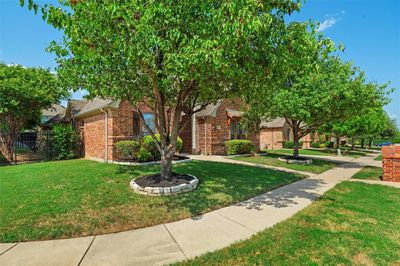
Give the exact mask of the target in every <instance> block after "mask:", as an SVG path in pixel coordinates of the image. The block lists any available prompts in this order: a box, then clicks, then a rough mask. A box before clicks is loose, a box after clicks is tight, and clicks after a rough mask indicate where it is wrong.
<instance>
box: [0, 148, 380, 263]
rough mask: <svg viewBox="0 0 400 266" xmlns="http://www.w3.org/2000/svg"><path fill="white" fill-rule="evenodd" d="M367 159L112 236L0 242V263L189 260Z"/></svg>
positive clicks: (285, 212) (277, 218)
mask: <svg viewBox="0 0 400 266" xmlns="http://www.w3.org/2000/svg"><path fill="white" fill-rule="evenodd" d="M371 160H373V157H372V156H365V157H361V158H358V159H355V160H353V161H351V162H346V163H344V164H341V165H339V166H338V167H335V168H333V169H331V170H328V171H326V172H324V173H322V174H319V175H313V176H311V177H309V178H307V179H304V180H300V181H298V182H295V183H292V184H289V185H287V186H284V187H281V188H278V189H276V190H273V191H270V192H268V193H265V194H262V195H259V196H257V197H254V198H252V199H249V200H247V201H244V202H240V203H238V204H236V205H233V206H229V207H226V208H222V209H219V210H216V211H212V212H209V213H207V214H204V215H201V216H198V217H194V218H191V219H185V220H181V221H177V222H172V223H167V224H162V225H157V226H152V227H147V228H143V229H136V230H131V231H126V232H121V233H115V234H107V235H99V236H90V237H80V238H72V239H61V240H49V241H36V242H22V243H18V244H0V254H1V255H0V265H3V266H5V265H162V264H168V263H172V262H176V261H180V260H184V259H186V258H192V257H194V256H197V255H201V254H203V253H205V252H208V251H213V250H216V249H220V248H223V247H225V246H228V245H230V244H232V243H234V242H236V241H239V240H242V239H246V238H249V237H251V236H252V235H253V234H255V233H256V232H259V231H262V230H264V229H266V228H268V227H271V226H273V225H275V224H276V223H279V222H281V221H283V220H285V219H287V218H289V217H291V216H292V215H294V214H295V213H297V212H298V211H300V210H301V209H303V208H304V207H306V206H308V205H309V204H311V203H312V202H313V201H314V200H315V199H317V198H318V197H320V196H321V195H322V194H324V193H325V192H326V191H327V190H329V189H331V188H332V187H334V186H335V185H336V184H338V183H340V182H342V181H344V180H347V179H349V178H350V177H351V176H352V175H353V174H354V173H356V172H357V171H358V170H360V169H361V168H362V167H363V166H364V165H367V164H368V163H370V161H371Z"/></svg>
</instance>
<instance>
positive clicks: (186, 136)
mask: <svg viewBox="0 0 400 266" xmlns="http://www.w3.org/2000/svg"><path fill="white" fill-rule="evenodd" d="M184 119H185V117H182V121H183V120H184ZM179 137H181V139H182V141H183V148H182V152H184V153H192V120H190V121H189V122H188V123H187V124H186V127H185V128H184V129H183V131H182V133H181V135H180V136H179Z"/></svg>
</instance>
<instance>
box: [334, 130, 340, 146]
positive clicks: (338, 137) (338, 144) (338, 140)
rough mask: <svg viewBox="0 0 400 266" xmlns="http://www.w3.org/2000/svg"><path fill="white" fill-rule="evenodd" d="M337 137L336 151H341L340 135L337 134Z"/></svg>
mask: <svg viewBox="0 0 400 266" xmlns="http://www.w3.org/2000/svg"><path fill="white" fill-rule="evenodd" d="M335 137H336V149H340V135H338V134H335Z"/></svg>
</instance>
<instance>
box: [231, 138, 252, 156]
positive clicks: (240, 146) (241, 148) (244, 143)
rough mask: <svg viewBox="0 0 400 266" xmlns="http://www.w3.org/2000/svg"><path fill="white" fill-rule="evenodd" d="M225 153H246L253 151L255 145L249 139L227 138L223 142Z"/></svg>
mask: <svg viewBox="0 0 400 266" xmlns="http://www.w3.org/2000/svg"><path fill="white" fill-rule="evenodd" d="M225 147H226V153H227V154H228V155H235V154H246V153H251V152H253V151H255V149H256V147H255V145H254V143H253V142H251V141H250V140H240V139H235V140H229V141H226V142H225Z"/></svg>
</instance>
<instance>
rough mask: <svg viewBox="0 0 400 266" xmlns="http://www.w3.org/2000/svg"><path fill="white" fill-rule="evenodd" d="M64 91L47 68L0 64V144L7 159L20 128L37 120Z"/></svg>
mask: <svg viewBox="0 0 400 266" xmlns="http://www.w3.org/2000/svg"><path fill="white" fill-rule="evenodd" d="M64 95H65V92H64V91H63V90H62V89H60V87H59V86H58V83H57V79H56V76H55V75H53V74H51V73H50V72H49V70H48V69H43V68H25V67H22V66H19V65H5V64H0V147H1V151H2V152H3V153H4V156H5V157H6V158H7V160H9V161H13V159H14V149H15V147H14V144H15V141H16V138H17V137H18V134H19V132H20V131H21V130H22V129H24V128H28V127H29V128H32V127H34V126H36V125H38V124H39V122H40V116H41V111H42V110H43V109H46V108H49V107H50V106H51V104H53V103H55V102H58V101H59V100H60V98H61V97H63V96H64Z"/></svg>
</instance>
